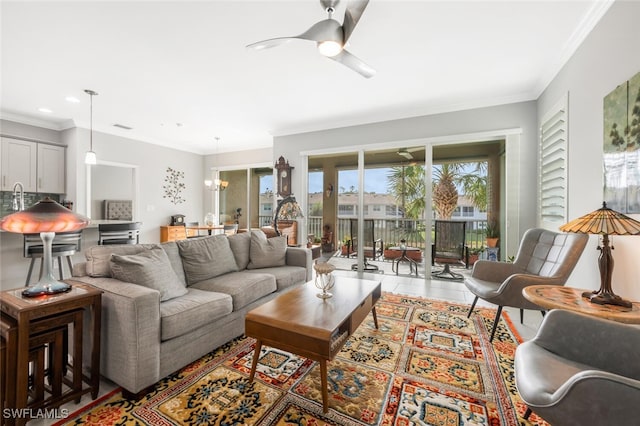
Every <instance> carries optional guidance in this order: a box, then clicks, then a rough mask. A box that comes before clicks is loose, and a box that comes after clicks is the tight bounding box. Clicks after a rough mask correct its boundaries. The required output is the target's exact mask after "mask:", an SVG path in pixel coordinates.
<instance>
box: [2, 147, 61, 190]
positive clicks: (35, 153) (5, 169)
mask: <svg viewBox="0 0 640 426" xmlns="http://www.w3.org/2000/svg"><path fill="white" fill-rule="evenodd" d="M1 173H2V182H1V183H2V190H3V191H12V190H13V185H14V184H15V183H16V182H20V183H22V185H23V186H24V191H25V192H42V193H50V194H64V193H65V192H66V191H65V147H63V146H59V145H49V144H44V143H37V142H30V141H23V140H19V139H11V138H2V170H1Z"/></svg>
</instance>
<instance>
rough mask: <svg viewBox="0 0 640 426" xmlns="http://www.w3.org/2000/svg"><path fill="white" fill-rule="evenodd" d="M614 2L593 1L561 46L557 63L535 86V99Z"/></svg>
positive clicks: (611, 0)
mask: <svg viewBox="0 0 640 426" xmlns="http://www.w3.org/2000/svg"><path fill="white" fill-rule="evenodd" d="M614 2H615V0H597V1H594V3H593V5H592V6H591V8H590V9H589V11H588V12H587V13H586V15H585V16H584V17H583V18H582V21H580V24H578V26H577V27H576V28H575V29H574V31H573V33H572V34H571V36H570V37H569V40H567V43H566V44H565V45H564V46H563V48H562V51H561V53H560V55H559V56H558V59H557V61H556V62H555V63H554V64H552V65H551V66H549V68H548V69H547V71H546V72H545V73H544V74H543V75H542V76H541V78H540V79H539V80H538V84H537V85H536V99H537V98H539V97H540V96H541V95H542V92H544V91H545V89H546V88H547V87H548V86H549V84H551V82H552V81H553V79H554V78H556V76H557V75H558V74H559V73H560V71H561V70H562V68H563V67H564V66H565V65H566V64H567V62H569V60H570V59H571V57H572V56H573V55H574V54H575V53H576V51H577V50H578V48H579V47H580V46H581V45H582V43H584V41H585V40H586V38H587V37H588V36H589V34H591V31H593V29H594V28H595V27H596V25H597V24H598V22H600V20H601V19H602V17H603V16H604V15H605V14H606V13H607V11H608V10H609V8H610V7H611V5H613V3H614Z"/></svg>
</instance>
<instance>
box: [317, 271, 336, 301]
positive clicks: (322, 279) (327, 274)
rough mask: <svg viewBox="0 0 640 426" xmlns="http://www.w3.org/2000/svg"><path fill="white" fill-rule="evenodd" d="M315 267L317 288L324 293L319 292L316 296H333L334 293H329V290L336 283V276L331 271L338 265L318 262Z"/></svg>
mask: <svg viewBox="0 0 640 426" xmlns="http://www.w3.org/2000/svg"><path fill="white" fill-rule="evenodd" d="M313 269H315V270H316V279H315V281H314V283H315V285H316V288H318V289H319V290H322V293H318V294H316V296H318V297H319V298H320V299H329V298H330V297H333V294H332V293H329V290H331V289H332V288H333V285H334V284H335V277H334V276H333V275H332V274H331V273H332V272H333V271H334V269H336V267H335V266H333V265H332V264H330V263H327V262H321V263H318V262H316V263H315V264H314V265H313Z"/></svg>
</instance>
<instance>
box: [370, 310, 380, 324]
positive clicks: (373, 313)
mask: <svg viewBox="0 0 640 426" xmlns="http://www.w3.org/2000/svg"><path fill="white" fill-rule="evenodd" d="M371 314H372V315H373V323H374V324H375V326H376V330H378V329H379V327H378V314H377V313H376V307H375V306H374V307H373V308H371Z"/></svg>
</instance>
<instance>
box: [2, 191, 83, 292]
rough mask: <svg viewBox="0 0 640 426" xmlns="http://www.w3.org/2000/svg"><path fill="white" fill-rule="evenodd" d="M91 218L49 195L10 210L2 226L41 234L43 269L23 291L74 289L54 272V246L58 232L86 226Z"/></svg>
mask: <svg viewBox="0 0 640 426" xmlns="http://www.w3.org/2000/svg"><path fill="white" fill-rule="evenodd" d="M88 224H89V218H87V217H85V216H82V215H79V214H76V213H74V212H72V211H71V210H69V209H67V208H65V207H63V206H61V205H60V204H58V203H57V202H55V201H53V200H52V199H50V198H49V197H47V198H45V199H43V200H40V201H38V202H37V203H36V204H35V205H33V206H32V207H29V208H28V209H25V210H23V211H19V212H16V213H12V214H9V215H7V216H5V217H3V218H2V219H0V228H1V229H3V230H4V231H8V232H15V233H18V234H36V233H40V238H42V244H43V247H44V250H43V259H42V261H43V262H44V264H43V265H44V271H43V273H42V276H41V277H40V280H39V281H38V282H37V283H35V284H31V285H28V286H27V288H25V289H24V290H23V291H22V295H23V296H26V297H36V296H42V295H49V294H56V293H64V292H66V291H69V290H71V286H70V285H69V284H67V283H63V282H60V281H58V280H56V279H55V277H54V276H53V264H52V256H51V249H52V246H53V237H55V235H56V232H71V231H78V230H80V229H83V228H85V227H86V226H87V225H88Z"/></svg>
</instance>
